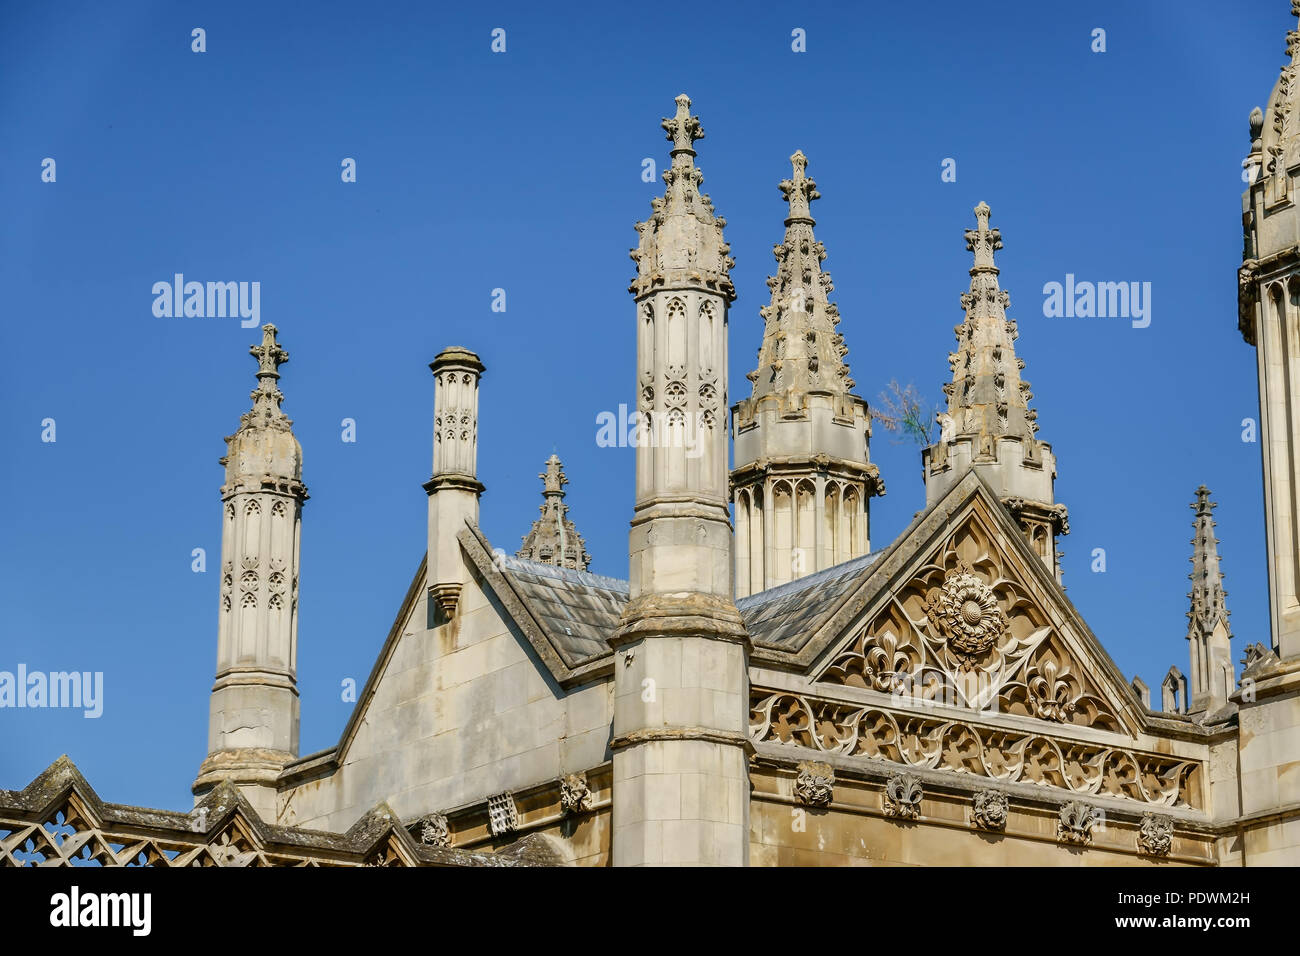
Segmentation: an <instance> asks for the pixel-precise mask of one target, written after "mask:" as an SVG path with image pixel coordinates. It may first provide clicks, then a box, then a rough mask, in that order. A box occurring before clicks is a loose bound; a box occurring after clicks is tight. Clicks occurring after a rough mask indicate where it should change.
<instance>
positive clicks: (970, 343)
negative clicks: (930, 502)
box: [944, 203, 1038, 454]
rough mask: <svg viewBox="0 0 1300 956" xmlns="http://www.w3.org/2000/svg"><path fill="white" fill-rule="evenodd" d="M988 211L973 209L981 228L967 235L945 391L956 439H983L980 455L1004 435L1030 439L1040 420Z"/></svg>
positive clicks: (998, 239) (981, 207) (999, 240)
mask: <svg viewBox="0 0 1300 956" xmlns="http://www.w3.org/2000/svg"><path fill="white" fill-rule="evenodd" d="M989 211H990V210H989V207H988V204H987V203H980V204H979V205H978V206H976V207H975V219H976V222H977V224H978V225H977V227H976V228H975V229H967V230H966V248H967V249H968V250H970V251H972V252H974V254H975V264H974V265H973V266H972V267H971V270H970V288H969V290H967V291H966V292H965V293H964V294H963V295H962V297H961V307H962V309H963V311H965V313H966V319H965V321H964V322H962V323H961V324H960V325H958V326H956V327H955V328H954V329H953V332H954V334H955V335H956V337H957V351H956V352H954V353H953V354H952V355H950V356H949V357H948V364H949V366H950V367H951V368H952V382H951V383H950V384H948V385H946V386H944V393H945V394H946V395H947V396H948V414H949V416H951V418H952V427H953V432H954V434H956V435H971V436H974V437H976V438H977V439H978V440H979V443H980V448H981V452H982V453H985V454H992V444H993V440H994V439H995V438H997V437H999V436H1002V435H1012V436H1015V437H1019V438H1024V439H1032V438H1033V437H1034V433H1035V432H1037V431H1038V424H1037V422H1036V421H1035V419H1036V418H1037V415H1036V413H1035V412H1033V411H1032V410H1031V409H1030V408H1029V399H1030V397H1031V393H1030V391H1029V383H1028V382H1025V381H1022V380H1021V378H1020V371H1021V369H1023V368H1024V367H1025V363H1024V361H1023V360H1021V359H1018V358H1017V357H1016V350H1015V344H1014V343H1015V340H1016V338H1017V337H1018V336H1019V334H1020V333H1019V331H1018V330H1017V329H1016V323H1015V321H1014V320H1011V319H1008V318H1007V311H1006V310H1007V306H1008V305H1009V304H1010V296H1009V295H1008V294H1007V293H1006V292H1004V291H1003V290H1002V289H1000V288H999V287H998V267H997V264H996V263H995V262H994V253H995V252H996V251H997V250H998V249H1001V248H1002V233H1001V232H999V231H998V230H997V229H990V228H989Z"/></svg>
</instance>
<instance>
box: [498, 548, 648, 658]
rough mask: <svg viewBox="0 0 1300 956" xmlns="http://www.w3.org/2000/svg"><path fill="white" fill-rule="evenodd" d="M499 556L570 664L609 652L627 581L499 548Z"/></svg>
mask: <svg viewBox="0 0 1300 956" xmlns="http://www.w3.org/2000/svg"><path fill="white" fill-rule="evenodd" d="M497 560H498V561H499V562H500V566H501V571H502V572H503V573H504V574H505V575H506V577H508V578H509V579H510V583H511V584H512V585H513V586H514V588H515V590H516V591H518V592H519V596H520V597H522V598H523V599H524V601H525V602H526V603H527V605H528V607H529V609H530V610H531V611H532V612H533V614H534V615H535V616H536V617H537V618H538V619H539V623H540V624H541V625H542V626H543V627H545V628H546V631H547V634H548V635H549V636H550V637H551V639H552V641H553V642H554V643H555V645H556V650H558V651H559V653H560V656H561V657H563V658H564V663H565V664H566V665H568V666H569V667H577V666H578V665H579V664H582V663H584V662H586V661H589V660H594V659H595V658H598V657H602V656H604V655H606V654H608V653H609V652H610V647H609V643H608V638H609V637H610V636H612V635H613V633H614V632H615V631H616V630H617V629H618V621H619V616H620V615H621V614H622V613H623V606H624V605H625V604H627V595H628V589H627V582H626V581H620V580H618V579H617V578H607V577H604V576H602V575H599V574H589V573H588V572H586V571H572V570H569V569H568V568H557V567H555V566H554V565H551V564H543V563H541V562H540V561H528V560H525V559H524V558H512V557H509V556H506V557H502V556H501V555H500V554H499V553H498V556H497Z"/></svg>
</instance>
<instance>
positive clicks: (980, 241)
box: [966, 202, 1002, 275]
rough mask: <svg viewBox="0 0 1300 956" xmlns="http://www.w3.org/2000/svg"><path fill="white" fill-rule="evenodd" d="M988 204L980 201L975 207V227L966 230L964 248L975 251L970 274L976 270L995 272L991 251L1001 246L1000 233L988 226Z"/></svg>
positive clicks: (995, 267)
mask: <svg viewBox="0 0 1300 956" xmlns="http://www.w3.org/2000/svg"><path fill="white" fill-rule="evenodd" d="M990 212H991V210H990V209H989V204H988V203H986V202H981V203H980V204H979V205H978V206H976V207H975V221H976V223H977V224H978V225H977V227H976V228H975V229H967V230H966V249H967V251H969V252H974V253H975V265H974V266H973V267H971V272H970V274H971V275H975V273H977V272H992V273H994V274H997V271H998V267H997V266H996V265H995V264H994V262H993V253H994V252H996V251H997V250H998V249H1001V248H1002V233H1000V232H999V231H998V230H996V229H990V228H989V213H990Z"/></svg>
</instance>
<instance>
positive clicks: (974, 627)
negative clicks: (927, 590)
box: [925, 563, 1007, 657]
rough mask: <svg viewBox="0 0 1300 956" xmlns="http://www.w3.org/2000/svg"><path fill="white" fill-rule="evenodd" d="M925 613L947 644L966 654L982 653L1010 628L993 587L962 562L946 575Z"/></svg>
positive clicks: (959, 652) (966, 655) (967, 655)
mask: <svg viewBox="0 0 1300 956" xmlns="http://www.w3.org/2000/svg"><path fill="white" fill-rule="evenodd" d="M925 612H926V614H927V615H928V616H929V618H930V623H931V624H933V625H934V627H935V628H937V629H938V630H939V631H940V632H941V633H942V634H943V635H944V636H945V638H947V641H948V645H949V646H950V647H951V648H952V649H953V650H954V651H956V652H957V653H958V654H961V655H963V656H965V657H975V656H978V655H980V654H983V653H984V652H986V651H987V650H988V649H989V648H991V647H992V646H993V645H994V644H995V643H996V642H997V640H998V638H1000V637H1001V636H1002V635H1003V634H1004V633H1005V632H1006V629H1007V616H1006V614H1005V613H1004V612H1003V610H1002V608H1001V607H1000V606H999V604H998V597H997V595H996V594H995V593H994V591H993V589H992V588H991V587H989V586H988V585H987V584H985V583H984V582H983V581H981V580H980V579H979V578H978V577H977V576H976V575H975V574H974V573H972V571H971V569H970V568H968V567H966V566H965V565H964V564H960V563H959V564H958V565H957V567H955V568H954V569H953V570H952V571H950V572H949V573H948V575H947V577H945V578H944V581H943V586H942V587H941V588H940V589H939V592H938V593H937V594H936V595H935V596H934V597H933V598H932V599H931V600H930V602H929V603H928V604H926V606H925Z"/></svg>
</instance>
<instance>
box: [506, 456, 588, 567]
mask: <svg viewBox="0 0 1300 956" xmlns="http://www.w3.org/2000/svg"><path fill="white" fill-rule="evenodd" d="M537 477H538V478H540V479H542V505H541V507H540V508H539V509H538V510H539V511H541V513H542V516H541V517H540V518H538V519H537V520H536V521H534V522H533V527H532V530H530V531H529V532H528V534H526V535H525V536H524V539H523V544H522V545H520V548H519V550H518V551H516V552H515V557H518V558H525V559H527V560H529V561H540V562H542V563H543V564H552V565H555V566H556V567H557V568H569V569H570V570H573V571H585V570H587V566H588V565H589V564H590V563H591V555H590V554H588V553H587V546H586V544H585V543H584V542H583V540H582V535H580V534H578V529H577V528H575V527H574V525H573V522H572V521H570V520H569V517H568V513H569V508H568V505H566V504H565V503H564V486H565V485H567V484H568V483H569V479H568V477H567V476H566V475H565V474H564V465H563V464H562V463H561V462H560V456H559V455H556V454H552V455H551V457H550V458H548V459H546V470H545V471H543V472H541V473H540V474H538V476H537Z"/></svg>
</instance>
